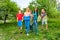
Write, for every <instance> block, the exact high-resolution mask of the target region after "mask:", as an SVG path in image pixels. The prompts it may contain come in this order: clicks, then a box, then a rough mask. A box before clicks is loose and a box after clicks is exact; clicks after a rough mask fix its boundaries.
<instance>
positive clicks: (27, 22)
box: [25, 20, 30, 33]
mask: <svg viewBox="0 0 60 40" xmlns="http://www.w3.org/2000/svg"><path fill="white" fill-rule="evenodd" d="M25 26H26V33H29V30H30V20H25Z"/></svg>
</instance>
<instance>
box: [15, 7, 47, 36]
mask: <svg viewBox="0 0 60 40" xmlns="http://www.w3.org/2000/svg"><path fill="white" fill-rule="evenodd" d="M39 17H40V18H41V19H42V28H43V25H44V24H46V29H48V24H47V13H46V11H45V9H44V8H42V9H41V14H38V8H34V11H33V12H32V11H31V10H30V9H29V8H26V11H25V12H24V13H22V11H21V10H19V11H18V13H17V14H16V18H17V24H18V28H19V32H20V33H22V23H23V22H22V21H23V20H24V24H25V28H26V35H27V36H29V31H30V29H32V31H33V32H35V33H36V34H38V20H40V19H39Z"/></svg>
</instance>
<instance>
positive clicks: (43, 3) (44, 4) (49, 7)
mask: <svg viewBox="0 0 60 40" xmlns="http://www.w3.org/2000/svg"><path fill="white" fill-rule="evenodd" d="M32 5H34V6H32ZM29 7H30V8H31V7H32V8H31V10H33V7H38V9H39V11H41V9H42V8H44V9H45V10H46V12H47V13H48V16H49V17H56V15H55V13H56V11H57V10H56V0H35V1H33V2H32V3H30V5H29Z"/></svg>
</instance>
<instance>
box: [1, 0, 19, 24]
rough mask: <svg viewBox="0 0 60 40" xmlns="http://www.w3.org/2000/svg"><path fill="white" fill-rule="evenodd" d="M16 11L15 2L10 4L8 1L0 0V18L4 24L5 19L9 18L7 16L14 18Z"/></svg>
mask: <svg viewBox="0 0 60 40" xmlns="http://www.w3.org/2000/svg"><path fill="white" fill-rule="evenodd" d="M18 9H19V8H18V7H17V4H16V3H15V2H11V1H10V0H0V15H1V16H0V18H1V19H3V20H4V23H6V19H7V17H9V14H12V15H14V16H15V14H16V13H17V11H18Z"/></svg>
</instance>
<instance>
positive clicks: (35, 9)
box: [34, 8, 38, 16]
mask: <svg viewBox="0 0 60 40" xmlns="http://www.w3.org/2000/svg"><path fill="white" fill-rule="evenodd" d="M35 12H37V16H38V8H34V13H35Z"/></svg>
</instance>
